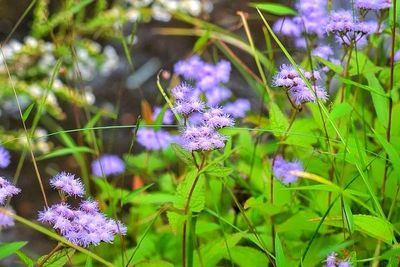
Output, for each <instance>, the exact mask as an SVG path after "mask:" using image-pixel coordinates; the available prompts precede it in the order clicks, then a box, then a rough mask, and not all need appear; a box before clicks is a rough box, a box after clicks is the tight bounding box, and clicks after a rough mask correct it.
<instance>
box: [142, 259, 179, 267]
mask: <svg viewBox="0 0 400 267" xmlns="http://www.w3.org/2000/svg"><path fill="white" fill-rule="evenodd" d="M135 266H136V267H173V266H174V265H173V264H172V263H170V262H167V261H163V260H144V261H141V262H138V263H136V264H135Z"/></svg>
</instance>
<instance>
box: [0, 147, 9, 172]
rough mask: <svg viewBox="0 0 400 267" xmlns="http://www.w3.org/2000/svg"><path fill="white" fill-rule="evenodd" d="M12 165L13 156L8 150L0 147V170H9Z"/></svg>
mask: <svg viewBox="0 0 400 267" xmlns="http://www.w3.org/2000/svg"><path fill="white" fill-rule="evenodd" d="M10 163H11V155H10V152H8V150H7V149H5V148H4V147H2V146H0V168H7V167H8V165H10Z"/></svg>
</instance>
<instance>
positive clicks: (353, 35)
mask: <svg viewBox="0 0 400 267" xmlns="http://www.w3.org/2000/svg"><path fill="white" fill-rule="evenodd" d="M370 26H371V25H369V24H368V23H365V22H360V21H358V20H357V19H356V18H354V16H353V14H352V12H351V11H349V10H339V11H333V12H332V13H331V14H330V16H329V18H328V21H327V23H326V25H325V30H326V32H327V33H328V34H330V33H331V34H334V35H335V36H337V37H338V38H339V39H340V40H341V43H342V44H350V43H352V42H357V41H359V40H360V39H361V38H362V37H363V36H365V35H367V34H369V33H370V32H371V28H370Z"/></svg>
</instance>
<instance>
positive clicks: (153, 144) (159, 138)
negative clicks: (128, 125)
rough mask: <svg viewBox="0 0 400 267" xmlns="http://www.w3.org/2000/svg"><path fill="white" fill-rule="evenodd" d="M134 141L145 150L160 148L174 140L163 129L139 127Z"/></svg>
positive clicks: (165, 146)
mask: <svg viewBox="0 0 400 267" xmlns="http://www.w3.org/2000/svg"><path fill="white" fill-rule="evenodd" d="M136 141H137V142H138V143H139V144H141V145H142V146H144V147H145V148H146V149H147V150H162V149H165V148H167V147H168V146H169V145H170V144H171V143H172V142H173V141H174V137H173V136H172V135H171V134H170V133H169V132H167V131H165V130H163V129H159V130H157V131H156V130H154V129H150V128H139V130H138V131H137V134H136Z"/></svg>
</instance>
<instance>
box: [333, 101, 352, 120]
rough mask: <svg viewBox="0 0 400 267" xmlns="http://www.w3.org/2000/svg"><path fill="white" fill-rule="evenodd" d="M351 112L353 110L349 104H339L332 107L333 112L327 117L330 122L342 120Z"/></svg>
mask: <svg viewBox="0 0 400 267" xmlns="http://www.w3.org/2000/svg"><path fill="white" fill-rule="evenodd" d="M352 110H353V108H352V107H351V106H350V104H349V103H347V102H344V103H339V104H336V105H335V106H334V108H333V110H332V111H331V113H330V114H329V117H330V118H331V120H335V119H338V118H342V117H344V116H347V115H348V114H350V113H351V111H352Z"/></svg>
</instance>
